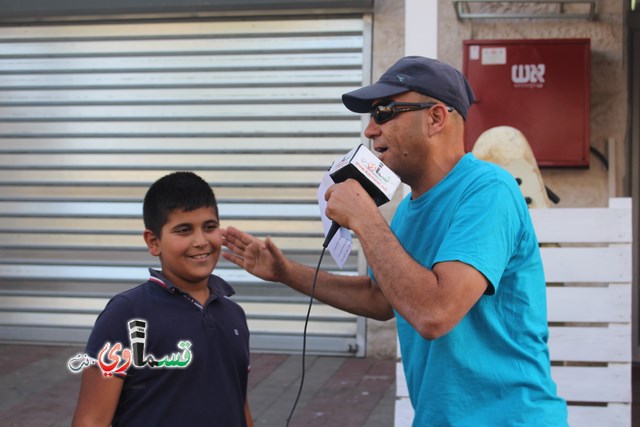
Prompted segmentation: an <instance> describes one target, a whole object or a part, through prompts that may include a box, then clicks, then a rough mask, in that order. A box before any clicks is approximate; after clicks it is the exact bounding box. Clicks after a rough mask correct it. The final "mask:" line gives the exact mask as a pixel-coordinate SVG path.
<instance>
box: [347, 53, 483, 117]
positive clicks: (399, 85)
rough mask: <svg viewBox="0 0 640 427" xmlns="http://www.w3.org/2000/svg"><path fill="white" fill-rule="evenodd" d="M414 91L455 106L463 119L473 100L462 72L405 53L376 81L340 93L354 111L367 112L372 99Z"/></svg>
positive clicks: (446, 65) (473, 97) (469, 87)
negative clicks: (404, 55)
mask: <svg viewBox="0 0 640 427" xmlns="http://www.w3.org/2000/svg"><path fill="white" fill-rule="evenodd" d="M408 91H414V92H418V93H421V94H423V95H426V96H429V97H431V98H435V99H437V100H439V101H442V102H443V103H444V104H446V105H447V106H449V107H453V108H455V110H456V111H457V112H458V113H460V115H461V116H462V117H463V118H464V119H466V118H467V111H469V107H470V106H471V104H473V102H474V101H475V96H474V95H473V90H472V89H471V86H470V85H469V82H468V81H467V79H466V78H465V77H464V75H463V74H462V73H461V72H460V71H458V70H457V69H455V68H453V67H452V66H451V65H448V64H445V63H444V62H440V61H438V60H436V59H431V58H425V57H423V56H406V57H404V58H402V59H400V60H399V61H398V62H396V63H395V64H393V65H392V66H391V68H389V69H388V70H387V71H386V72H385V73H384V74H383V75H382V76H381V77H380V80H378V81H377V82H376V83H374V84H371V85H369V86H365V87H362V88H360V89H356V90H354V91H352V92H348V93H345V94H344V95H342V102H343V103H344V105H345V106H346V107H347V108H348V109H349V110H351V111H353V112H355V113H368V112H369V110H370V109H371V104H372V103H373V101H375V100H376V99H384V98H388V97H390V96H394V95H399V94H401V93H404V92H408Z"/></svg>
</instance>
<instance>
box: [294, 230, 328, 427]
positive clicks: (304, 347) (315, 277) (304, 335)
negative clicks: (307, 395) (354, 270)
mask: <svg viewBox="0 0 640 427" xmlns="http://www.w3.org/2000/svg"><path fill="white" fill-rule="evenodd" d="M334 224H335V222H334ZM336 229H337V228H336ZM333 234H335V231H334V232H333V233H332V235H331V236H330V237H329V235H327V239H325V242H324V243H323V245H322V252H321V253H320V259H319V260H318V266H317V267H316V272H315V274H314V275H313V284H312V285H311V296H310V297H309V308H308V309H307V317H306V319H305V321H304V332H303V333H302V375H301V377H300V388H298V395H297V396H296V400H295V401H294V402H293V407H292V408H291V412H289V416H288V417H287V424H286V427H289V422H290V421H291V418H292V417H293V412H294V411H295V410H296V406H297V405H298V400H299V399H300V395H301V394H302V386H303V385H304V374H305V370H306V368H305V358H306V353H307V326H308V325H309V315H310V314H311V305H312V304H313V300H314V298H315V294H316V282H317V281H318V273H320V264H322V258H323V257H324V252H325V251H326V250H327V245H328V243H329V242H328V240H331V237H333Z"/></svg>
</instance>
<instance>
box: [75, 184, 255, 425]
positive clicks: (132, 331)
mask: <svg viewBox="0 0 640 427" xmlns="http://www.w3.org/2000/svg"><path fill="white" fill-rule="evenodd" d="M143 216H144V225H145V230H144V240H145V242H146V244H147V247H148V248H149V252H150V253H151V255H153V256H157V257H158V258H159V259H160V264H161V267H162V271H155V270H153V269H149V271H150V278H149V280H148V281H147V282H146V283H143V284H141V285H139V286H137V287H135V288H133V289H130V290H128V291H126V292H123V293H121V294H118V295H116V296H115V297H113V298H112V299H111V300H110V301H109V303H108V304H107V306H106V307H105V309H104V311H103V312H102V313H101V314H100V316H98V319H97V320H96V323H95V326H94V328H93V330H92V332H91V336H90V337H89V341H88V343H87V348H86V354H87V355H88V357H89V359H88V360H90V361H91V363H90V364H91V365H93V366H89V367H88V368H87V369H85V370H84V372H83V374H82V384H81V388H80V396H79V398H78V405H77V407H76V412H75V415H74V420H73V426H74V427H79V426H108V425H113V426H190V427H197V426H222V427H236V426H238V427H244V426H248V427H252V426H253V422H252V420H251V415H250V412H249V406H248V403H247V376H248V370H249V330H248V327H247V322H246V317H245V314H244V311H243V310H242V308H241V307H240V306H239V305H238V304H236V303H235V302H233V301H231V300H230V299H229V298H228V297H229V296H231V295H233V293H234V291H233V289H232V288H231V286H230V285H229V284H228V283H227V282H225V281H224V280H222V279H221V278H220V277H217V276H215V275H212V274H211V273H212V272H213V269H214V268H215V266H216V264H217V262H218V259H219V257H220V252H221V246H222V238H221V235H220V224H219V218H218V206H217V203H216V199H215V196H214V194H213V191H212V190H211V187H210V186H209V185H208V184H207V183H206V182H205V181H204V180H203V179H202V178H200V177H199V176H197V175H195V174H193V173H191V172H175V173H172V174H169V175H166V176H164V177H163V178H160V179H159V180H158V181H156V182H155V183H154V184H153V185H152V186H151V187H150V188H149V190H148V192H147V194H146V196H145V199H144V204H143Z"/></svg>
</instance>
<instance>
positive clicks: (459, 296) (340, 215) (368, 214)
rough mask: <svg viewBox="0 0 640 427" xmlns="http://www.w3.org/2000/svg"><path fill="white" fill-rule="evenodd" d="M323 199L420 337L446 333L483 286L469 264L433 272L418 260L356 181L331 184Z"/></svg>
mask: <svg viewBox="0 0 640 427" xmlns="http://www.w3.org/2000/svg"><path fill="white" fill-rule="evenodd" d="M326 198H327V215H328V216H329V218H331V219H333V220H334V221H336V222H338V223H339V224H340V225H342V226H344V227H347V228H349V229H351V230H352V231H353V232H354V233H355V234H356V235H357V236H358V239H359V241H360V244H361V246H362V249H363V251H364V254H365V256H366V258H367V262H368V263H369V265H370V266H371V269H372V270H373V274H374V276H375V278H376V281H377V283H378V286H379V289H380V290H381V292H382V293H383V294H384V297H385V299H386V301H387V302H388V303H389V304H390V305H391V306H392V307H393V308H394V309H396V310H397V311H398V313H400V315H401V316H402V317H403V318H404V319H405V320H407V321H408V322H409V323H410V324H411V325H412V326H413V327H414V328H415V329H416V330H417V331H418V332H419V333H420V335H421V336H422V337H424V338H426V339H435V338H438V337H440V336H442V335H444V334H446V333H447V332H449V331H450V330H451V329H453V327H454V326H456V325H457V324H458V323H459V322H460V320H462V318H463V317H464V316H465V315H466V314H467V312H468V311H469V310H470V309H471V307H473V305H474V304H475V303H476V302H477V301H478V300H479V299H480V297H481V296H482V295H483V293H484V292H485V290H486V289H487V285H488V281H487V279H486V278H485V277H484V276H483V275H482V274H481V273H480V272H479V271H477V270H476V269H475V268H473V267H471V266H470V265H468V264H464V263H462V262H443V263H440V264H436V266H435V267H434V268H433V271H432V270H429V269H428V268H425V267H423V266H422V265H421V264H419V263H418V262H416V261H415V260H414V259H413V258H412V257H411V256H410V255H409V254H408V253H407V252H406V251H405V250H404V248H403V247H402V245H401V244H400V242H399V241H398V239H397V238H396V237H395V235H394V234H393V232H392V231H391V229H390V228H389V226H388V225H387V222H386V220H385V219H384V218H383V217H382V215H381V214H380V211H379V210H378V208H377V206H376V205H375V203H374V201H373V200H372V199H371V197H370V196H369V195H368V194H367V192H366V191H365V190H364V189H363V188H362V186H360V184H359V183H358V182H357V181H355V180H347V181H345V182H343V183H340V184H336V185H333V186H332V187H330V188H329V190H328V191H327V195H326ZM419 232H420V230H416V233H419ZM425 238H429V236H425Z"/></svg>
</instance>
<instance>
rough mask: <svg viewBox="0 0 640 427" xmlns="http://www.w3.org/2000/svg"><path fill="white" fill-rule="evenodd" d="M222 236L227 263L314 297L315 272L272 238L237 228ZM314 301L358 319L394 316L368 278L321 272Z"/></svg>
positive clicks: (379, 318)
mask: <svg viewBox="0 0 640 427" xmlns="http://www.w3.org/2000/svg"><path fill="white" fill-rule="evenodd" d="M222 235H223V238H224V240H223V242H224V245H225V246H226V247H227V248H229V250H230V251H231V252H223V253H222V256H223V257H224V258H225V259H227V260H229V261H231V262H233V263H234V264H236V265H238V266H240V267H242V268H244V269H245V270H246V271H248V272H249V273H251V274H253V275H255V276H257V277H260V278H261V279H264V280H267V281H271V282H281V283H284V284H285V285H287V286H289V287H291V288H293V289H295V290H297V291H299V292H302V293H304V294H306V295H310V294H311V289H312V285H313V278H314V274H315V269H314V268H312V267H309V266H305V265H302V264H299V263H297V262H294V261H293V260H291V259H289V258H287V257H285V256H284V254H283V253H282V251H280V249H279V248H278V247H277V246H276V245H275V244H274V243H273V241H272V240H271V239H270V238H267V239H266V240H264V241H262V240H260V239H257V238H256V237H254V236H252V235H250V234H248V233H245V232H243V231H240V230H238V229H236V228H234V227H229V228H227V229H226V230H223V231H222ZM315 297H316V298H317V299H318V300H320V301H322V302H324V303H326V304H329V305H331V306H333V307H336V308H339V309H341V310H344V311H348V312H350V313H353V314H356V315H359V316H366V317H371V318H373V319H377V320H388V319H391V318H392V317H393V315H394V314H393V310H392V308H391V306H390V305H389V303H388V302H387V300H386V299H385V297H384V295H383V294H382V292H380V288H379V287H378V286H377V285H376V284H375V283H374V282H373V280H371V278H370V277H369V276H340V275H335V274H330V273H327V272H324V271H320V272H319V274H318V280H317V284H316V291H315Z"/></svg>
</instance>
